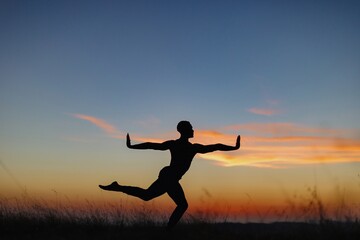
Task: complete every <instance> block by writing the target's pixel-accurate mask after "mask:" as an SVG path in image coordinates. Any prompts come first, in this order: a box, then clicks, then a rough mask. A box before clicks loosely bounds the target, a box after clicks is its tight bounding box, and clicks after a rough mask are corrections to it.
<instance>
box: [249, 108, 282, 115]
mask: <svg viewBox="0 0 360 240" xmlns="http://www.w3.org/2000/svg"><path fill="white" fill-rule="evenodd" d="M248 111H249V112H251V113H254V114H258V115H265V116H272V115H275V114H278V113H280V110H277V109H272V108H250V109H248Z"/></svg>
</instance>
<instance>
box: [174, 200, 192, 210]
mask: <svg viewBox="0 0 360 240" xmlns="http://www.w3.org/2000/svg"><path fill="white" fill-rule="evenodd" d="M177 207H178V208H180V209H181V210H183V211H184V212H185V211H186V210H187V209H188V207H189V205H188V203H187V201H184V202H182V203H180V204H178V205H177Z"/></svg>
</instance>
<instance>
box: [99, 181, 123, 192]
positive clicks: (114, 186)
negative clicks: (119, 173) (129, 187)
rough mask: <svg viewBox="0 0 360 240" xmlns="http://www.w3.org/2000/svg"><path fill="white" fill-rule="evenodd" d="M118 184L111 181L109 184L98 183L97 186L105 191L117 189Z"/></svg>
mask: <svg viewBox="0 0 360 240" xmlns="http://www.w3.org/2000/svg"><path fill="white" fill-rule="evenodd" d="M119 187H120V185H119V184H118V183H117V182H116V181H115V182H113V183H111V184H110V185H106V186H103V185H99V188H101V189H103V190H107V191H117V190H118V189H119Z"/></svg>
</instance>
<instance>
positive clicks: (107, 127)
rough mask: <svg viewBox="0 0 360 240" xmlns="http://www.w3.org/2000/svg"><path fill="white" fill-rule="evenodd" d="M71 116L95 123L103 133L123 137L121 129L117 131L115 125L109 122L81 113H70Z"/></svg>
mask: <svg viewBox="0 0 360 240" xmlns="http://www.w3.org/2000/svg"><path fill="white" fill-rule="evenodd" d="M72 116H73V117H75V118H79V119H82V120H85V121H88V122H90V123H92V124H94V125H96V126H97V127H99V128H101V129H102V130H103V131H104V132H105V133H107V134H108V135H110V136H111V137H113V138H124V136H123V134H122V133H121V131H119V130H118V129H117V128H116V127H115V126H113V125H111V124H110V123H108V122H106V121H105V120H103V119H100V118H96V117H93V116H88V115H83V114H72Z"/></svg>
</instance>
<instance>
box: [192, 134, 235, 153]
mask: <svg viewBox="0 0 360 240" xmlns="http://www.w3.org/2000/svg"><path fill="white" fill-rule="evenodd" d="M240 140H241V137H240V135H238V136H237V138H236V143H235V146H229V145H225V144H221V143H218V144H211V145H201V144H194V145H195V147H196V152H197V153H208V152H213V151H233V150H237V149H239V148H240Z"/></svg>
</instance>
